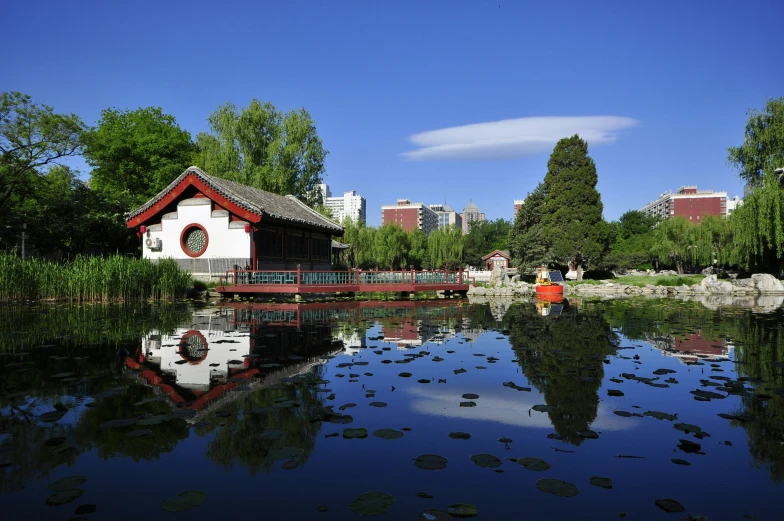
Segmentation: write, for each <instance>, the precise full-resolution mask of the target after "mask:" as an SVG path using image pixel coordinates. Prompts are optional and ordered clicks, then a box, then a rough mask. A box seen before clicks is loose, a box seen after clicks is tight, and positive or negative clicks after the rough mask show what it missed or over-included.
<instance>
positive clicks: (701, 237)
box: [693, 215, 735, 266]
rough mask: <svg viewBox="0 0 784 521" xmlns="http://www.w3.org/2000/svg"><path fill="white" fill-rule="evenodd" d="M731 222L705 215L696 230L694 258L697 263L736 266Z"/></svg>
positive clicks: (715, 216) (716, 216)
mask: <svg viewBox="0 0 784 521" xmlns="http://www.w3.org/2000/svg"><path fill="white" fill-rule="evenodd" d="M732 237H733V236H732V226H731V224H730V221H729V220H728V219H726V218H724V217H722V216H719V215H705V216H703V218H702V221H701V222H700V224H698V225H697V226H695V228H694V248H693V250H694V251H693V256H694V260H695V262H697V263H699V264H701V265H704V266H710V265H712V264H714V263H715V264H716V265H717V266H724V265H725V264H734V253H735V250H734V249H733V247H732V243H733V238H732Z"/></svg>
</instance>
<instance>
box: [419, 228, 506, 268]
mask: <svg viewBox="0 0 784 521" xmlns="http://www.w3.org/2000/svg"><path fill="white" fill-rule="evenodd" d="M464 242H465V237H464V236H463V232H462V231H461V230H460V228H458V227H457V226H451V227H449V228H439V229H438V230H434V231H432V232H430V236H429V237H428V238H427V253H428V262H427V266H428V267H429V268H432V269H441V268H444V267H448V268H450V269H457V268H459V267H461V266H462V264H463V249H464ZM491 251H492V250H491ZM488 253H489V252H488Z"/></svg>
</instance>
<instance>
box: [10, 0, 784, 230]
mask: <svg viewBox="0 0 784 521" xmlns="http://www.w3.org/2000/svg"><path fill="white" fill-rule="evenodd" d="M4 14H5V15H6V20H7V23H6V24H5V27H4V31H3V32H2V33H0V43H1V44H2V48H3V49H4V50H5V52H4V59H3V62H4V74H3V75H2V76H0V90H2V91H11V90H18V91H21V92H24V93H27V94H30V95H31V96H32V97H33V99H34V100H35V101H36V102H41V103H46V104H48V105H51V106H53V107H54V108H55V110H56V111H58V112H67V113H70V112H73V113H76V114H77V115H79V116H80V117H81V118H83V119H84V120H85V122H86V123H87V124H91V125H92V124H95V122H96V121H97V120H98V119H99V117H100V111H101V110H102V109H105V108H108V107H114V108H118V109H130V110H133V109H136V108H138V107H147V106H156V107H157V106H159V107H161V108H162V109H163V111H164V112H166V113H169V114H172V115H173V116H175V117H176V119H177V122H178V124H179V125H180V126H181V127H182V128H184V129H186V130H188V131H189V132H190V133H191V135H192V136H193V137H195V135H196V134H197V133H199V132H201V131H204V130H206V128H207V124H206V118H207V115H208V114H209V113H210V112H212V111H213V110H215V109H216V108H217V107H218V106H219V105H220V104H223V103H225V102H227V101H230V102H232V103H234V104H235V105H237V106H247V105H248V103H249V102H250V101H251V99H253V98H257V99H259V100H263V101H270V102H272V103H273V104H274V105H275V106H276V107H278V108H279V109H281V110H286V111H287V110H291V109H297V108H300V107H304V108H306V109H307V110H308V111H309V112H310V113H311V115H312V116H313V118H314V120H315V121H316V124H317V128H318V132H319V135H320V136H321V138H322V140H323V142H324V146H325V148H326V149H327V150H329V152H330V154H329V156H328V157H327V170H326V176H325V179H324V182H325V183H327V184H329V185H330V188H332V189H333V191H334V192H335V193H343V192H346V191H351V190H356V191H357V193H359V194H360V195H362V196H364V197H365V198H366V199H367V220H368V223H369V224H371V225H373V226H378V225H379V224H380V223H381V206H382V205H385V204H395V202H396V201H397V200H398V199H410V200H411V201H421V202H423V203H425V204H427V205H430V204H443V203H446V204H448V205H450V206H451V207H452V208H454V209H455V210H457V211H462V210H463V208H465V206H466V205H467V204H468V202H469V201H470V200H472V201H473V202H474V203H475V204H476V205H477V206H478V207H479V208H481V210H482V211H483V212H484V213H485V214H486V218H487V219H489V220H493V219H497V218H505V219H511V218H513V205H514V200H515V199H523V198H525V197H526V196H527V194H528V193H529V192H530V191H532V190H533V189H534V188H535V186H536V184H537V183H538V182H540V181H541V180H542V179H543V178H544V175H545V173H546V171H547V160H548V158H549V154H550V152H551V151H552V148H553V146H554V144H555V142H556V141H557V140H558V139H560V138H562V137H567V136H570V135H572V134H574V133H579V134H580V135H581V136H582V137H583V138H585V139H586V140H587V141H588V143H589V152H590V155H591V157H592V158H593V159H594V161H595V162H596V166H597V170H598V174H599V185H598V189H599V191H600V193H601V195H602V201H603V203H604V215H605V218H607V219H608V220H614V219H617V218H618V217H620V215H621V214H623V213H624V212H625V211H627V210H635V209H640V208H642V207H643V206H644V205H645V204H646V203H648V202H650V201H652V200H654V199H656V198H657V197H658V196H659V195H660V194H661V193H663V192H665V191H668V190H675V189H677V188H678V187H680V186H683V185H697V186H698V187H699V188H700V189H701V190H702V189H705V190H707V189H713V190H716V191H727V192H728V195H729V196H730V197H733V196H735V195H740V196H741V197H742V196H743V183H742V182H741V181H740V180H739V178H738V176H737V174H736V172H735V171H734V170H733V169H732V168H730V167H729V166H728V165H727V163H726V155H727V153H726V150H727V147H730V146H737V145H740V144H741V143H742V140H743V132H744V127H745V120H746V111H747V109H750V108H757V109H760V108H763V107H764V104H765V100H766V99H767V98H776V97H780V96H784V67H782V66H781V53H780V49H781V32H782V30H781V20H782V19H784V3H783V2H780V1H773V0H757V1H748V2H743V3H740V2H735V1H733V2H730V1H726V0H718V1H714V2H710V3H707V2H682V1H672V0H664V1H657V2H648V1H641V2H620V1H615V0H607V1H605V2H597V3H594V4H590V3H585V2H576V1H575V2H573V1H565V2H559V3H524V2H501V1H498V0H496V1H494V2H489V1H481V0H464V1H461V0H457V1H446V0H433V1H428V2H421V3H406V4H403V3H394V2H389V3H381V2H367V1H358V0H357V1H348V0H346V1H334V2H324V1H322V2H316V1H312V2H311V1H302V0H293V1H289V2H279V3H270V4H261V3H258V4H257V3H252V2H234V1H226V2H221V3H215V2H205V1H201V0H196V1H193V2H190V3H188V4H187V9H186V8H183V5H182V4H179V3H177V2H163V3H159V2H150V1H140V2H134V3H114V2H98V1H82V2H77V3H71V4H65V3H62V2H54V1H49V2H46V1H45V2H43V3H40V2H39V3H29V2H19V1H16V2H12V3H11V4H9V5H8V6H6V9H5V12H4ZM72 164H74V165H75V166H77V167H79V169H80V170H81V171H82V172H83V174H84V175H87V174H88V173H89V168H88V167H87V165H85V164H84V163H83V162H82V161H79V160H75V161H72Z"/></svg>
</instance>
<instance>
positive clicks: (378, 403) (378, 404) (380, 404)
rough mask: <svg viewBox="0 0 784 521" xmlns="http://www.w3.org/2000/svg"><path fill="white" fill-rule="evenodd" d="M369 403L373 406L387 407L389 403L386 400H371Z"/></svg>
mask: <svg viewBox="0 0 784 521" xmlns="http://www.w3.org/2000/svg"><path fill="white" fill-rule="evenodd" d="M368 405H370V406H371V407H386V406H387V403H386V402H370V403H369V404H368Z"/></svg>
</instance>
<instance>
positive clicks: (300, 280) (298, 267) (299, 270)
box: [297, 264, 302, 329]
mask: <svg viewBox="0 0 784 521" xmlns="http://www.w3.org/2000/svg"><path fill="white" fill-rule="evenodd" d="M300 266H301V265H300V264H297V286H299V285H300V284H302V269H301V268H300ZM297 329H299V317H297Z"/></svg>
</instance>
